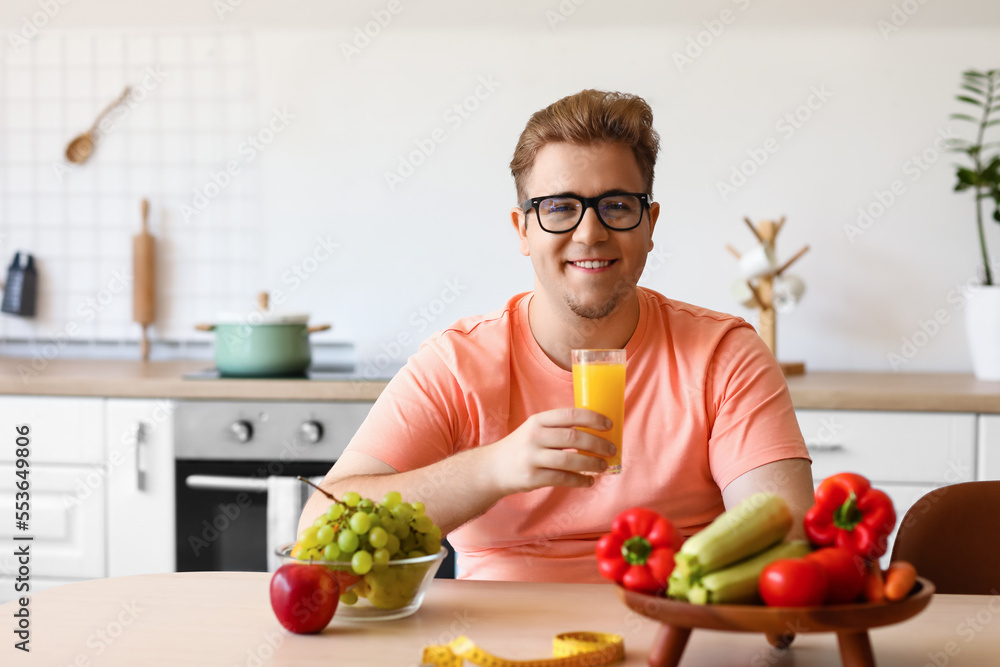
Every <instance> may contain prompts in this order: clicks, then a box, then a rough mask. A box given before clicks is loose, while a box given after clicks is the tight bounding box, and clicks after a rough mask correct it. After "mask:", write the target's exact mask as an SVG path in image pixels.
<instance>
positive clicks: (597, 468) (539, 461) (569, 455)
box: [535, 449, 608, 472]
mask: <svg viewBox="0 0 1000 667" xmlns="http://www.w3.org/2000/svg"><path fill="white" fill-rule="evenodd" d="M535 465H536V467H538V468H546V469H549V470H557V471H566V472H603V471H604V469H605V468H607V467H608V464H607V462H606V461H605V460H604V459H603V458H599V457H597V456H588V455H586V454H580V453H578V452H574V451H571V450H568V449H542V450H539V452H538V454H537V457H536V461H535Z"/></svg>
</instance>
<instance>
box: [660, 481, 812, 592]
mask: <svg viewBox="0 0 1000 667" xmlns="http://www.w3.org/2000/svg"><path fill="white" fill-rule="evenodd" d="M791 527H792V513H791V511H790V510H789V509H788V503H786V502H785V500H784V499H783V498H782V497H781V496H778V495H775V494H773V493H764V492H758V493H755V494H753V495H751V496H749V497H748V498H746V499H745V500H744V501H743V502H741V503H740V504H739V505H737V506H736V507H734V508H733V509H731V510H729V511H728V512H723V513H722V514H721V515H719V516H718V517H716V519H715V521H713V522H712V523H710V524H709V525H708V526H706V527H705V528H704V529H703V530H701V531H700V532H698V533H695V534H694V535H692V536H691V537H689V538H688V539H687V541H686V542H684V544H683V545H682V546H681V548H680V550H679V551H678V552H677V553H676V554H675V555H674V562H675V567H674V572H675V573H676V574H677V577H678V578H686V579H687V581H688V584H689V585H690V584H691V583H693V582H694V581H696V580H697V579H699V578H700V577H702V576H704V575H706V574H708V573H709V572H713V571H715V570H719V569H721V568H724V567H726V566H727V565H731V564H732V563H735V562H737V561H740V560H743V559H744V558H747V557H748V556H751V555H753V554H756V553H758V552H760V551H763V550H764V549H766V548H768V547H770V546H772V545H774V544H777V543H778V542H781V541H782V540H783V539H785V536H786V535H787V534H788V531H789V530H790V529H791Z"/></svg>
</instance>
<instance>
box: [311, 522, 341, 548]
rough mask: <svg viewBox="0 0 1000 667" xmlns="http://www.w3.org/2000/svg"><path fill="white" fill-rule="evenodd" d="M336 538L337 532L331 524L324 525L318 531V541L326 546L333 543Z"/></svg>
mask: <svg viewBox="0 0 1000 667" xmlns="http://www.w3.org/2000/svg"><path fill="white" fill-rule="evenodd" d="M336 536H337V531H336V530H334V528H333V526H331V525H330V524H323V527H322V528H320V529H319V530H318V531H316V539H317V540H319V543H320V544H322V545H324V546H325V545H327V544H330V543H332V542H333V539H334V538H335V537H336Z"/></svg>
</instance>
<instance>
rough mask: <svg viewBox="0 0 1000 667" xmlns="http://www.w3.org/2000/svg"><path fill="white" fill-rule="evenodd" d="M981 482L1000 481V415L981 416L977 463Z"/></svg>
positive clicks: (978, 477) (978, 476)
mask: <svg viewBox="0 0 1000 667" xmlns="http://www.w3.org/2000/svg"><path fill="white" fill-rule="evenodd" d="M976 465H977V470H978V475H977V479H981V480H987V479H992V480H1000V415H980V416H979V458H978V459H977V461H976Z"/></svg>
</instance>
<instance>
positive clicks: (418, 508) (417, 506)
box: [410, 500, 425, 514]
mask: <svg viewBox="0 0 1000 667" xmlns="http://www.w3.org/2000/svg"><path fill="white" fill-rule="evenodd" d="M410 507H412V508H413V513H414V514H423V513H424V509H425V508H424V504H423V503H422V502H420V501H419V500H418V501H417V502H415V503H412V504H411V505H410Z"/></svg>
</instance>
